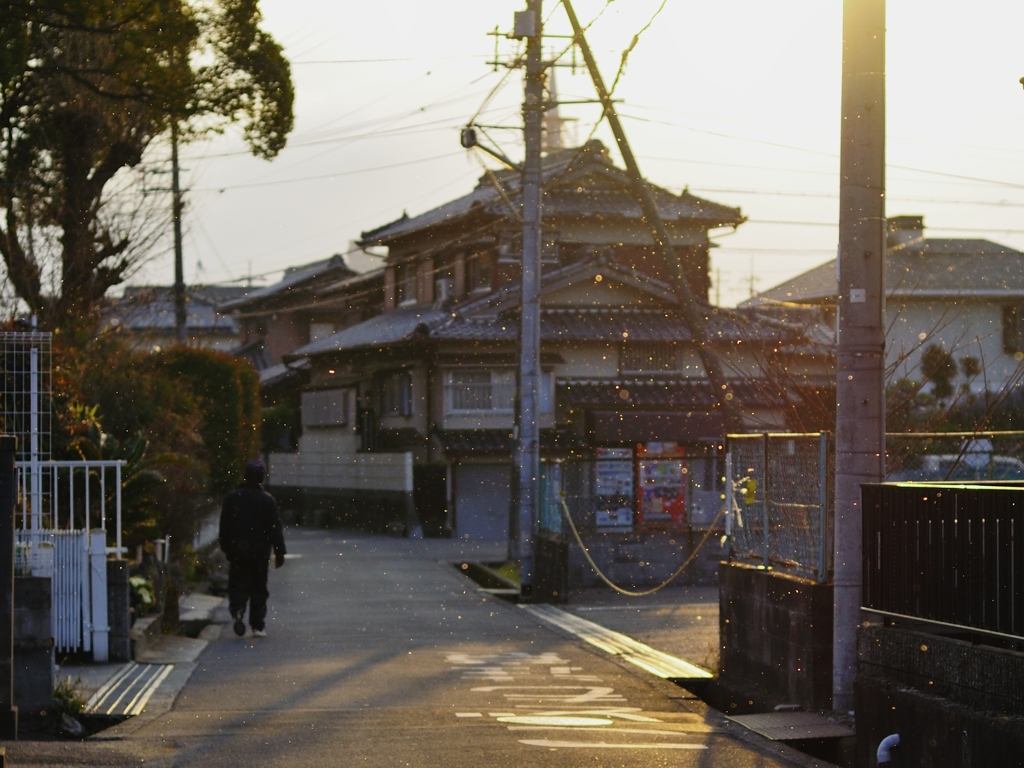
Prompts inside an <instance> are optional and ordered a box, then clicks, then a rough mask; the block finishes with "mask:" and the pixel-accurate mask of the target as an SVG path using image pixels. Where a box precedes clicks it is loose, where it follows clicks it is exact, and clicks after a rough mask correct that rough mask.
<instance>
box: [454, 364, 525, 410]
mask: <svg viewBox="0 0 1024 768" xmlns="http://www.w3.org/2000/svg"><path fill="white" fill-rule="evenodd" d="M445 396H446V397H445V403H446V406H447V409H446V410H447V412H448V413H512V411H513V405H514V403H515V396H516V374H515V371H482V370H465V371H451V372H450V373H449V374H448V376H447V382H446V383H445Z"/></svg>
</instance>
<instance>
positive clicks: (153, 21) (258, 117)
mask: <svg viewBox="0 0 1024 768" xmlns="http://www.w3.org/2000/svg"><path fill="white" fill-rule="evenodd" d="M261 21H262V18H261V15H260V12H259V7H258V3H257V2H256V0H210V1H209V2H199V1H198V0H195V1H194V2H188V0H162V1H161V2H154V1H153V0H24V2H16V3H5V4H4V5H3V10H2V12H0V208H2V209H4V211H5V212H6V215H5V217H4V218H3V221H4V225H3V226H0V253H2V255H3V258H4V260H5V261H6V264H7V268H8V269H7V271H8V275H9V279H10V281H11V284H12V285H13V287H14V289H15V291H16V292H17V294H18V296H19V297H20V298H21V299H23V300H24V301H25V303H26V304H28V306H29V307H30V308H31V309H32V310H33V311H34V312H36V313H37V314H39V315H40V316H41V317H42V318H43V320H44V322H45V323H46V324H47V325H49V326H51V327H52V326H58V327H60V326H63V327H64V328H66V329H68V330H73V329H75V328H80V327H81V326H82V325H83V320H84V319H86V318H87V317H88V316H89V315H90V310H91V308H92V307H93V306H95V305H96V303H97V302H98V301H99V300H100V299H101V298H102V297H103V295H104V293H105V292H106V291H107V289H108V288H110V287H111V286H113V285H117V284H118V283H120V282H121V281H122V280H123V279H124V277H125V276H126V274H128V273H129V272H130V270H131V269H132V267H133V266H134V265H135V264H136V263H138V260H139V259H140V258H142V257H143V256H144V255H145V254H144V251H142V252H140V250H139V249H137V248H135V247H134V246H133V240H138V239H139V225H138V221H137V219H138V218H139V216H140V210H142V209H139V208H135V209H132V208H131V207H130V206H129V208H128V209H127V211H125V210H123V209H118V205H121V204H120V203H118V202H117V201H115V200H113V199H112V198H111V195H110V193H109V192H107V186H108V184H110V182H112V181H113V180H114V179H115V177H118V175H119V174H121V175H122V176H123V174H122V173H121V172H122V171H124V170H125V169H130V168H134V167H136V166H137V165H138V164H139V163H140V162H141V160H142V158H143V155H144V153H145V152H146V150H147V148H148V147H149V146H150V144H151V143H152V142H153V140H154V139H156V138H157V137H159V136H161V135H166V134H167V133H168V132H169V131H170V130H171V128H172V126H176V128H177V130H178V132H179V134H180V136H181V138H182V140H183V141H189V140H194V139H196V138H199V137H202V136H205V135H209V134H210V133H215V132H220V131H223V130H224V129H225V128H226V127H227V126H228V125H230V124H233V123H240V124H241V125H242V127H243V133H244V136H245V139H246V141H247V142H248V144H249V147H250V149H251V150H252V152H253V154H255V155H257V156H259V157H263V158H266V159H269V158H272V157H274V156H275V155H276V154H277V153H278V152H280V150H281V149H282V148H283V147H284V145H285V141H286V137H287V135H288V133H289V132H290V131H291V129H292V123H293V112H292V107H293V99H294V93H293V88H292V83H291V72H290V67H289V64H288V62H287V60H286V59H285V58H284V56H283V54H282V49H281V47H280V46H279V45H278V44H277V43H276V42H275V41H274V40H273V39H272V38H271V37H270V36H269V35H268V34H267V33H265V32H264V31H262V30H261V29H260V26H259V25H260V23H261ZM139 197H140V198H141V197H142V196H141V195H140V196H139ZM119 213H120V215H119ZM161 221H162V219H161ZM29 229H34V231H35V233H36V239H38V238H40V237H41V238H42V242H43V243H47V244H49V246H48V247H45V248H40V249H36V248H35V247H33V243H32V242H29V241H28V240H27V238H26V235H27V233H28V231H29ZM33 242H34V241H33ZM40 251H41V252H40ZM37 254H38V255H37ZM53 286H59V290H58V291H56V292H54V290H53Z"/></svg>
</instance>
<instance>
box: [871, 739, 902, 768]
mask: <svg viewBox="0 0 1024 768" xmlns="http://www.w3.org/2000/svg"><path fill="white" fill-rule="evenodd" d="M899 745H900V735H899V734H898V733H893V734H891V735H889V736H886V737H885V738H884V739H882V740H881V741H880V742H879V743H878V752H877V754H876V755H875V757H876V758H877V761H878V764H879V765H883V764H885V763H890V762H892V750H893V749H894V748H895V747H898V746H899Z"/></svg>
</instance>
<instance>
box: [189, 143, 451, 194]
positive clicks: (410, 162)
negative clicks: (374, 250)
mask: <svg viewBox="0 0 1024 768" xmlns="http://www.w3.org/2000/svg"><path fill="white" fill-rule="evenodd" d="M461 154H462V153H461V152H448V153H447V154H444V155H435V156H434V157H421V158H419V159H417V160H405V161H403V162H401V163H391V164H390V165H377V166H374V167H373V168H355V169H353V170H349V171H338V172H337V173H325V174H320V175H317V176H300V177H299V178H297V179H281V180H279V181H258V182H254V183H252V184H230V185H227V186H223V187H201V188H198V189H193V190H189V191H190V192H223V191H225V190H227V189H251V188H253V187H271V186H276V185H278V184H295V183H297V182H300V181H314V180H317V179H333V178H335V177H336V176H353V175H356V174H359V173H369V172H371V171H386V170H389V169H391V168H404V167H406V166H409V165H418V164H419V163H429V162H431V161H433V160H443V159H445V158H449V157H455V156H457V155H461Z"/></svg>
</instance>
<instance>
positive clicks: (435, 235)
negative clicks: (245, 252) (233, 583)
mask: <svg viewBox="0 0 1024 768" xmlns="http://www.w3.org/2000/svg"><path fill="white" fill-rule="evenodd" d="M519 191H520V179H519V175H518V174H517V173H514V172H496V173H493V174H492V173H488V174H486V175H485V176H483V177H481V179H480V181H479V184H478V185H477V187H476V188H475V189H474V190H473V191H472V192H471V193H470V194H468V195H466V196H464V197H462V198H459V199H457V200H454V201H451V202H449V203H446V204H444V205H442V206H439V207H438V208H435V209H433V210H431V211H428V212H426V213H424V214H421V215H419V216H414V217H410V216H407V215H403V217H402V218H401V219H398V220H397V221H394V222H391V223H390V224H386V225H384V226H382V227H379V228H377V229H374V230H370V231H367V232H365V233H363V240H362V242H361V244H362V245H363V246H364V247H369V246H374V247H381V248H387V253H388V255H387V257H386V258H385V260H384V266H383V277H382V295H383V311H382V312H380V314H377V315H375V316H372V317H369V318H367V319H365V320H364V321H363V322H360V323H356V324H353V325H351V326H349V327H346V328H343V329H340V330H339V331H338V332H337V333H334V334H332V335H330V336H327V337H324V338H320V339H316V340H313V341H311V342H310V343H308V344H305V345H302V346H299V347H297V348H296V349H293V350H292V351H290V352H289V353H288V354H286V355H284V356H283V360H284V362H285V363H286V364H293V365H294V364H298V363H299V362H300V361H303V362H304V363H305V364H306V365H308V375H309V383H308V385H307V386H306V388H305V390H304V391H303V393H302V418H303V433H302V437H301V438H300V440H299V446H298V452H297V453H293V454H272V455H271V457H270V465H271V482H272V483H273V485H274V486H275V487H278V488H284V489H287V490H292V489H298V490H301V492H302V493H303V494H304V495H305V498H306V499H307V502H308V503H307V507H311V506H312V507H316V508H320V509H330V508H333V509H335V510H337V511H338V512H337V513H338V514H339V515H341V514H343V515H344V516H349V517H351V516H353V515H354V516H355V517H359V516H360V515H362V521H363V523H365V524H372V525H376V526H377V527H381V525H382V524H383V523H384V522H387V521H390V522H393V523H396V524H397V525H398V526H399V527H402V526H404V527H405V528H406V529H407V530H414V529H415V528H416V526H418V525H419V526H423V528H424V530H427V531H428V532H429V531H434V532H440V531H441V530H447V531H450V532H451V533H452V534H453V535H456V536H460V537H467V538H469V539H490V540H504V539H505V538H506V537H507V535H508V527H509V507H510V494H511V479H512V477H511V476H512V473H511V469H512V451H513V448H514V441H513V431H514V422H515V408H516V400H517V397H516V372H517V340H518V335H519V324H520V316H519V308H520V286H519V264H520V259H521V229H522V226H521V223H520V222H519V220H518V209H517V207H516V206H517V205H518V204H519ZM656 196H657V198H658V204H659V207H660V208H661V209H662V212H663V215H664V216H665V219H666V221H667V224H668V227H669V230H670V233H671V235H672V244H673V247H674V251H675V254H676V256H677V258H679V259H680V260H681V261H682V262H683V263H684V266H685V269H686V273H687V275H688V277H689V279H690V283H691V287H692V289H693V291H694V292H695V293H696V294H697V296H698V297H700V298H701V299H703V300H705V301H706V299H707V295H708V289H709V286H710V282H709V280H708V252H709V248H710V247H711V242H710V239H709V236H708V235H709V232H710V231H711V230H713V229H715V228H719V227H736V226H738V225H739V224H741V223H742V222H743V221H744V217H743V215H742V214H741V213H740V211H739V210H738V209H735V208H729V207H726V206H722V205H719V204H717V203H713V202H711V201H707V200H703V199H700V198H697V197H695V196H693V195H690V194H688V193H685V192H684V193H683V194H682V195H675V194H673V193H671V192H669V191H667V190H660V189H659V190H656ZM543 201H544V203H543V204H544V219H543V221H544V230H543V231H544V249H543V256H544V257H543V264H542V276H541V277H542V279H541V283H542V290H541V307H542V311H541V367H542V392H541V395H542V397H541V409H540V411H541V413H540V421H541V423H540V427H541V452H542V460H543V462H544V466H545V467H547V468H553V467H555V466H563V465H564V466H565V467H567V468H568V467H570V466H571V467H575V468H576V469H574V470H572V471H577V470H578V471H579V472H582V473H584V474H585V475H586V478H584V475H583V474H581V475H580V478H581V479H580V482H583V483H584V484H585V485H586V487H587V488H589V490H587V491H586V493H588V494H590V495H591V496H593V498H594V499H597V496H594V494H595V493H597V490H600V489H597V488H596V486H595V487H591V486H592V485H593V483H595V482H597V480H596V479H595V477H592V476H591V475H590V474H586V473H592V471H593V469H594V466H595V464H594V462H595V461H597V460H598V457H600V456H614V457H616V458H615V460H616V461H619V462H624V464H623V466H624V467H626V469H627V470H628V472H627V474H628V475H629V477H631V478H632V477H634V476H638V475H636V473H637V472H640V471H641V468H642V467H648V465H650V467H654V468H656V469H657V467H656V466H655V465H658V467H660V464H659V462H668V463H666V464H665V466H664V467H660V469H659V470H658V471H663V472H668V473H669V475H672V473H673V472H674V473H675V474H674V475H672V478H671V480H672V483H669V485H672V484H673V483H674V485H672V487H673V488H675V492H676V493H677V494H681V496H685V499H686V500H685V503H684V502H681V501H679V499H678V498H675V497H674V500H671V501H670V500H666V499H661V497H660V496H658V497H657V498H655V497H656V496H657V494H656V493H655V490H654V489H653V486H652V487H651V488H648V495H649V496H650V498H648V499H647V501H646V502H645V501H644V500H643V499H644V498H645V497H643V496H642V494H639V492H638V493H637V494H634V493H633V492H632V491H630V492H629V493H628V494H626V496H628V498H617V499H616V500H615V502H614V503H615V505H616V510H615V511H614V514H612V511H610V510H609V509H606V508H605V507H607V504H604V506H602V505H601V503H598V502H597V501H595V502H594V504H593V505H591V507H588V508H587V510H586V512H585V513H584V517H585V518H586V519H584V520H583V521H582V524H583V525H584V526H585V527H588V526H589V527H590V528H591V529H593V528H595V527H601V526H605V527H612V528H614V527H615V526H618V528H617V530H619V531H624V532H627V533H628V532H631V531H634V530H636V531H653V530H661V531H662V532H669V533H670V532H671V531H672V530H677V529H678V528H679V526H683V527H692V526H697V527H700V526H706V525H708V524H710V522H711V521H712V520H713V519H714V516H715V513H716V512H717V510H718V508H719V506H720V501H721V493H722V489H721V487H720V483H721V480H720V478H721V475H722V472H721V471H719V470H720V469H721V467H719V463H720V461H721V453H720V452H721V445H722V438H723V437H724V420H723V418H722V416H721V414H720V413H719V412H718V405H717V398H716V397H715V394H714V392H712V391H711V388H710V385H709V384H708V382H707V380H706V377H705V376H704V373H703V368H702V366H701V362H700V358H699V355H698V354H697V350H696V348H695V347H694V343H693V336H692V334H691V333H690V329H689V328H688V327H687V325H686V323H685V322H684V320H683V318H682V314H681V312H680V311H679V307H678V305H677V300H676V297H675V294H674V292H673V290H672V287H671V284H670V283H669V279H668V269H667V266H666V265H664V264H662V263H660V261H659V259H658V258H657V257H656V255H655V251H654V249H653V246H652V242H651V237H650V233H649V230H648V229H647V226H646V224H645V223H644V222H643V220H642V213H641V210H640V206H639V205H638V204H637V203H636V202H635V200H634V198H633V194H632V192H631V190H630V183H629V180H628V179H627V178H626V176H625V173H624V172H623V171H622V170H621V169H618V168H616V167H615V166H614V164H612V163H611V161H610V160H609V158H608V154H607V152H606V151H605V149H604V147H603V146H601V145H600V143H598V142H591V143H590V144H588V145H586V146H585V147H582V148H579V149H572V150H560V151H557V152H552V153H550V154H549V155H548V156H547V158H546V160H545V167H544V194H543ZM343 295H344V292H343V291H342V292H340V293H339V294H338V295H337V297H336V298H337V300H338V301H343ZM706 318H707V323H708V327H709V330H710V332H711V333H710V335H711V338H712V339H713V343H714V344H715V345H716V349H717V351H718V352H719V354H720V355H721V357H722V358H723V360H725V361H726V363H727V370H728V371H729V372H730V373H731V376H732V377H733V378H734V379H735V380H736V386H735V395H736V398H737V401H738V405H739V406H740V409H741V411H742V412H743V414H744V416H745V418H746V420H747V422H748V425H749V426H750V427H751V428H766V427H768V428H773V429H774V428H781V427H783V426H784V417H783V414H784V412H785V409H786V406H787V405H789V402H788V401H789V399H790V395H788V394H787V393H785V392H776V391H772V390H771V387H770V386H759V385H757V384H748V378H749V377H750V376H751V375H752V372H753V375H754V376H756V372H757V370H758V359H757V354H756V353H757V351H758V350H759V349H760V350H762V351H764V350H767V349H772V350H787V349H788V350H799V349H801V344H802V341H803V336H802V335H801V331H800V330H799V329H796V328H795V326H793V325H792V324H786V323H774V324H773V323H766V322H761V321H759V320H756V319H751V318H750V317H748V316H746V315H744V314H742V313H734V312H728V311H725V310H719V309H717V308H714V307H711V306H710V305H708V306H707V307H706ZM781 354H787V353H786V352H785V351H783V352H781ZM609 451H610V453H608V452H609ZM684 457H685V458H684ZM645 462H646V463H645ZM545 471H547V470H545ZM551 471H554V470H553V469H552V470H551ZM566 471H570V470H569V469H567V470H566ZM619 471H620V474H621V472H622V467H620V468H619ZM652 471H653V470H652ZM371 486H372V487H371ZM602 487H603V486H602ZM630 487H631V488H632V487H633V485H632V480H631V481H630ZM638 487H639V486H638ZM659 487H660V486H659ZM666 487H668V486H666ZM403 494H404V495H403ZM638 494H639V495H638ZM651 494H654V495H651ZM680 498H681V497H680ZM606 501H607V500H606ZM608 503H609V504H610V503H611V502H610V501H609V502H608ZM672 505H674V506H672ZM669 506H672V508H673V510H674V512H673V513H672V514H668V513H663V512H659V511H657V510H663V509H667V508H668V507H669ZM656 508H657V509H656ZM645 510H646V512H645ZM385 518H386V520H385ZM374 520H375V521H376V523H373V522H370V521H374Z"/></svg>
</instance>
